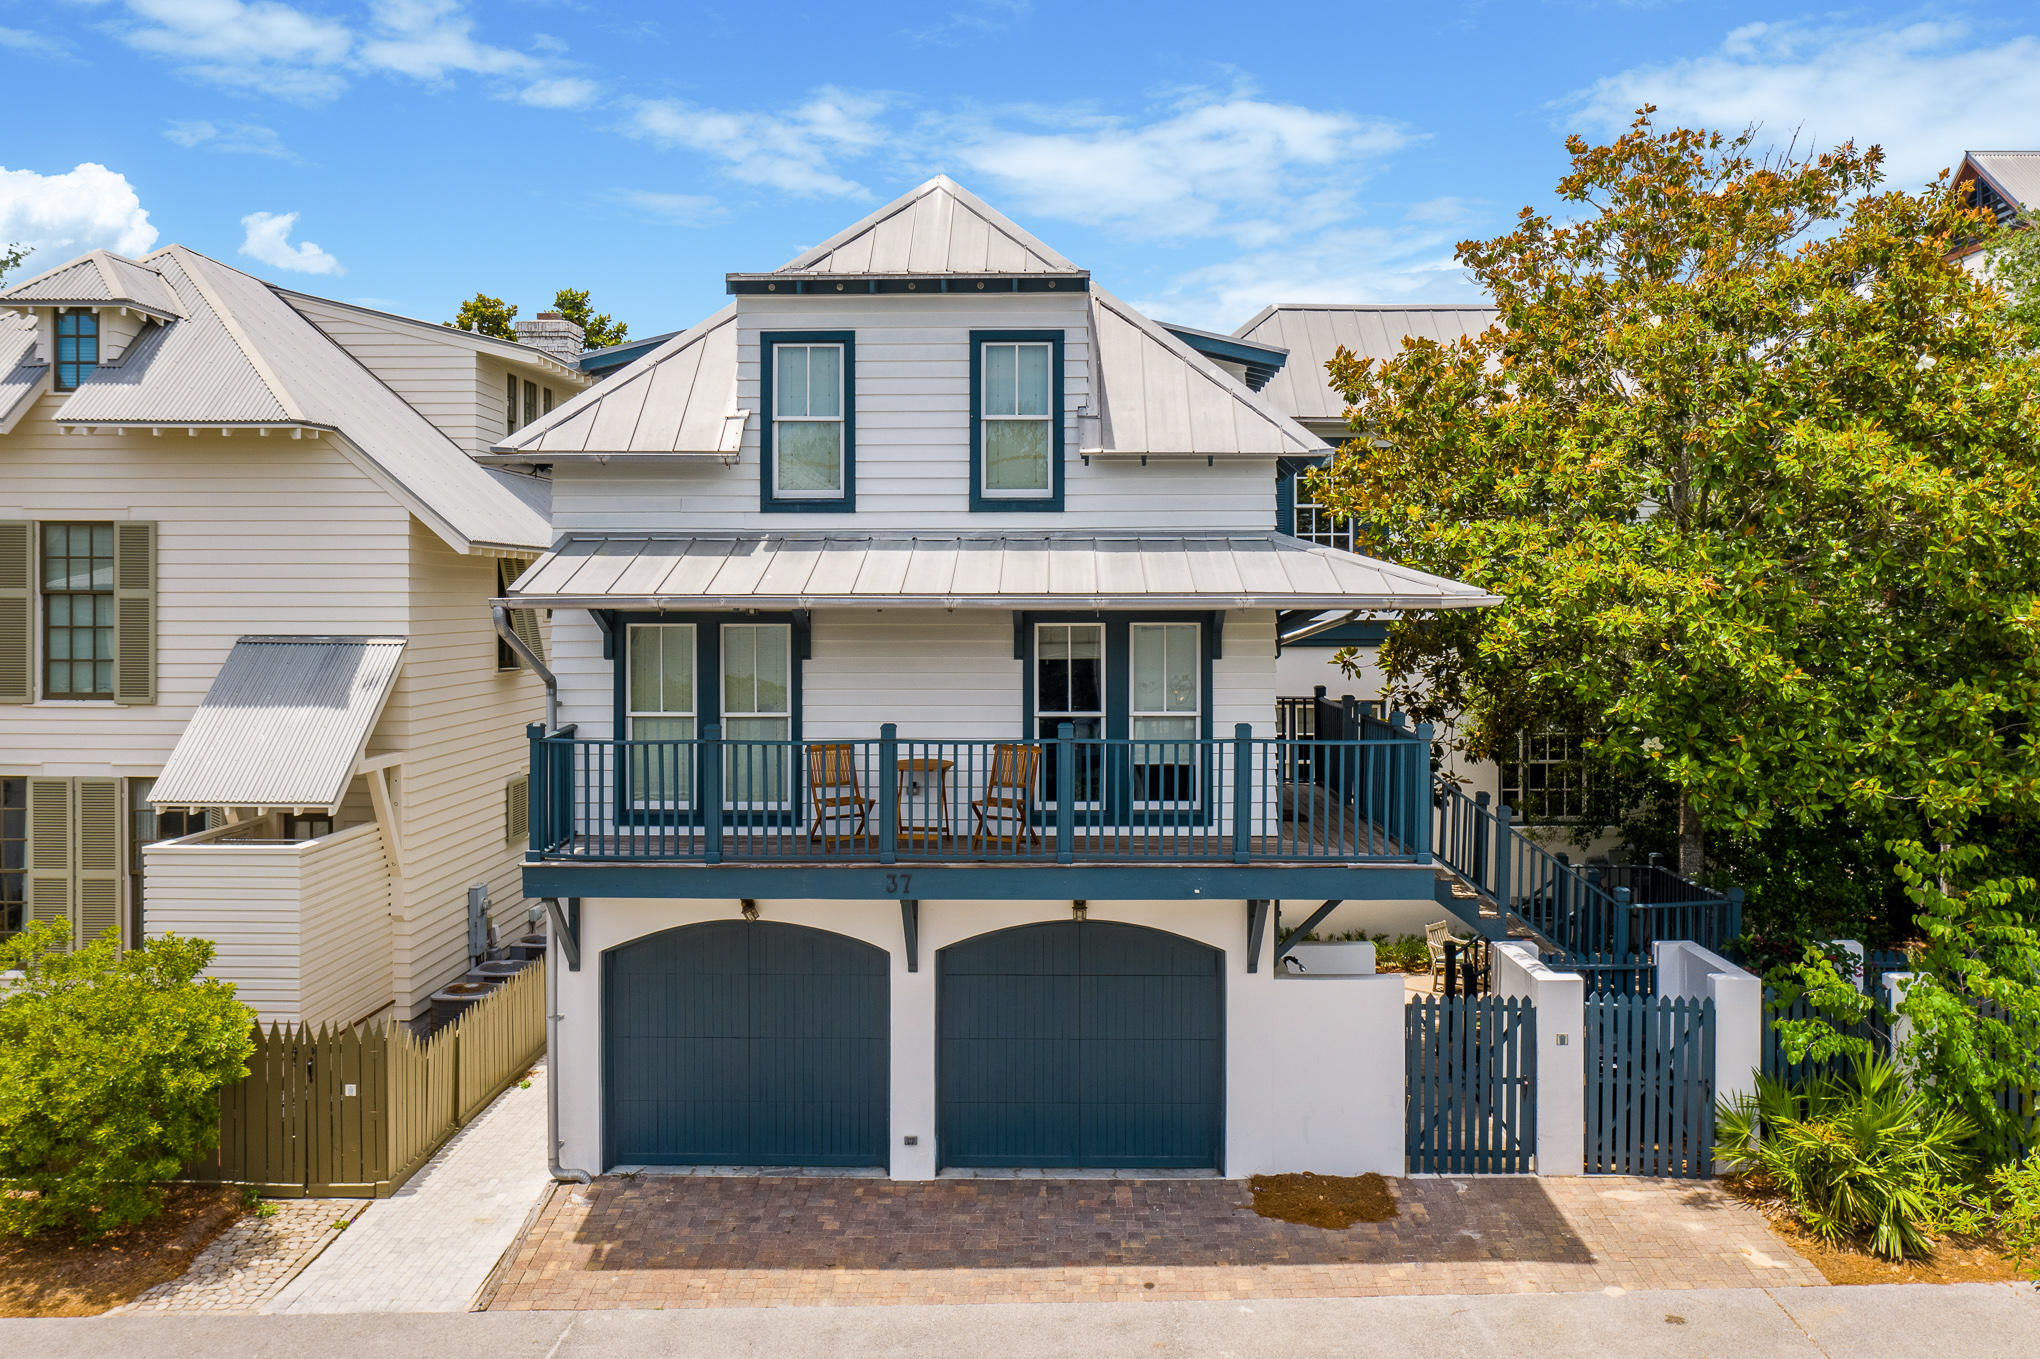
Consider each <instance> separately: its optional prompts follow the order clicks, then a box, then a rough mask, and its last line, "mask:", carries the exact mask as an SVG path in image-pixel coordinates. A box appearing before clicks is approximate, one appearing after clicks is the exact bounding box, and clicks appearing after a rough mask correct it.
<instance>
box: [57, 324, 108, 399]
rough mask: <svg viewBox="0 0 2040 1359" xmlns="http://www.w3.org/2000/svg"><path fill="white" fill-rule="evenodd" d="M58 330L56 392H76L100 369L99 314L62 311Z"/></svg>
mask: <svg viewBox="0 0 2040 1359" xmlns="http://www.w3.org/2000/svg"><path fill="white" fill-rule="evenodd" d="M56 327H57V363H56V376H55V385H56V389H57V390H58V391H60V392H75V391H77V390H78V385H79V384H80V383H82V382H83V381H85V379H86V378H88V377H91V376H92V370H93V369H95V368H97V367H98V366H99V313H98V312H96V311H60V312H58V313H57V322H56Z"/></svg>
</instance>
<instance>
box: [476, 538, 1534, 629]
mask: <svg viewBox="0 0 2040 1359" xmlns="http://www.w3.org/2000/svg"><path fill="white" fill-rule="evenodd" d="M504 602H505V603H508V604H511V605H515V606H518V607H523V608H532V607H551V608H583V609H728V608H758V609H806V608H824V607H858V608H879V607H884V608H894V607H909V608H914V607H919V608H997V609H1051V608H1065V609H1068V608H1083V609H1138V608H1158V607H1170V608H1206V609H1335V608H1336V609H1373V610H1386V611H1403V610H1430V609H1469V608H1480V607H1483V606H1485V605H1490V604H1497V603H1500V602H1501V601H1500V600H1499V599H1497V598H1496V597H1495V596H1493V595H1490V594H1488V593H1486V592H1485V591H1483V590H1478V589H1475V588H1474V587H1473V586H1470V585H1463V584H1461V583H1459V582H1458V581H1452V580H1446V579H1444V578H1443V577H1440V576H1433V575H1427V574H1425V573H1424V572H1422V571H1415V570H1411V569H1410V568H1408V567H1403V566H1396V565H1394V564H1393V563H1390V562H1383V561H1376V560H1374V559H1373V558H1370V557H1361V556H1357V555H1355V554H1354V553H1351V552H1340V551H1338V550H1336V549H1333V548H1327V547H1315V546H1313V545H1311V544H1309V543H1306V542H1303V541H1302V540H1300V539H1297V538H1291V537H1289V536H1287V535H1285V534H1279V533H1273V532H1269V533H1175V534H1167V533H1156V534H1136V533H1122V532H1109V531H1101V532H1090V533H868V534H860V533H799V532H787V533H743V534H698V535H691V536H683V535H675V536H629V535H614V536H596V535H590V536H576V537H569V538H568V539H567V540H566V541H565V542H563V543H562V544H561V545H560V546H559V547H557V548H556V549H554V550H553V551H551V552H549V553H547V554H546V555H545V556H543V557H541V558H539V560H538V561H537V563H535V564H534V565H533V566H532V568H531V569H530V570H529V571H527V572H525V573H524V575H523V576H522V577H520V578H519V579H518V580H517V582H516V583H515V584H514V585H512V586H511V589H510V596H509V598H508V599H506V600H505V601H504Z"/></svg>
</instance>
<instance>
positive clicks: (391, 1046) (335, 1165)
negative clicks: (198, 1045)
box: [184, 960, 545, 1198]
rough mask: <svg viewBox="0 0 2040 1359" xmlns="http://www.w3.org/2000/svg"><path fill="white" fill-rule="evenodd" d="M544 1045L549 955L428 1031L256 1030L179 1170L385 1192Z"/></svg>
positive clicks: (291, 1189)
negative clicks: (193, 1159)
mask: <svg viewBox="0 0 2040 1359" xmlns="http://www.w3.org/2000/svg"><path fill="white" fill-rule="evenodd" d="M544 1050H545V963H544V962H543V961H542V960H541V961H538V962H534V963H533V964H532V965H531V966H529V967H527V968H525V969H524V970H523V971H522V972H519V973H518V974H517V975H516V976H515V977H513V978H511V979H510V980H509V981H507V982H505V983H503V984H502V985H501V986H499V987H497V988H496V990H495V991H494V992H493V993H492V994H490V995H489V996H487V997H485V998H484V999H483V1000H481V1001H480V1002H478V1003H477V1004H475V1005H473V1006H471V1007H469V1009H468V1010H467V1012H466V1013H465V1014H463V1015H462V1016H461V1017H460V1018H459V1019H457V1020H455V1021H454V1022H453V1023H451V1024H449V1025H447V1026H446V1027H445V1028H443V1029H441V1030H439V1032H437V1033H435V1034H433V1035H432V1036H431V1037H429V1038H423V1039H420V1038H414V1037H412V1035H411V1034H410V1032H409V1031H408V1030H406V1029H405V1028H404V1026H403V1025H402V1024H399V1023H395V1022H392V1021H387V1020H386V1021H383V1022H381V1023H378V1024H373V1025H348V1026H344V1027H341V1028H337V1029H333V1028H327V1027H325V1026H321V1027H320V1028H319V1029H318V1030H316V1031H314V1030H312V1029H311V1028H309V1027H306V1026H302V1025H300V1026H297V1027H295V1028H289V1027H285V1026H282V1025H272V1026H271V1027H270V1029H269V1031H268V1032H267V1033H264V1032H262V1031H261V1030H260V1029H258V1030H257V1031H256V1034H255V1052H254V1054H253V1055H252V1056H250V1057H249V1059H248V1074H247V1076H245V1077H244V1078H243V1079H242V1080H241V1081H240V1082H239V1083H238V1084H235V1085H231V1086H228V1087H226V1088H225V1089H223V1090H221V1091H220V1095H219V1101H220V1141H219V1149H218V1150H217V1151H216V1152H215V1153H214V1154H213V1155H212V1156H211V1157H209V1158H207V1159H206V1160H204V1161H202V1162H198V1163H195V1164H193V1165H190V1166H187V1167H185V1173H184V1178H185V1179H187V1180H191V1181H195V1182H198V1183H204V1184H240V1185H247V1186H248V1187H250V1188H252V1189H254V1190H256V1191H258V1192H259V1193H261V1194H264V1195H266V1196H268V1197H270V1198H387V1197H389V1195H390V1194H392V1193H394V1192H395V1191H396V1190H397V1189H398V1188H399V1187H400V1186H402V1184H403V1183H404V1181H405V1180H407V1179H409V1178H410V1177H411V1175H412V1174H413V1173H414V1172H416V1171H417V1169H418V1167H420V1166H422V1165H424V1164H425V1162H426V1160H427V1159H428V1158H430V1157H431V1155H432V1153H433V1152H435V1151H437V1150H439V1148H440V1146H441V1145H443V1144H444V1143H445V1142H446V1140H447V1139H448V1138H450V1137H452V1136H453V1135H454V1133H456V1132H458V1131H459V1130H460V1129H461V1128H462V1126H464V1125H465V1124H466V1123H467V1122H468V1121H469V1120H470V1119H472V1118H473V1117H474V1116H475V1115H476V1114H478V1113H480V1112H481V1111H482V1110H483V1109H484V1108H485V1107H487V1105H488V1103H489V1101H490V1100H492V1099H494V1098H495V1097H496V1096H497V1095H498V1094H500V1093H502V1091H503V1090H504V1089H506V1088H507V1087H508V1086H509V1085H510V1084H511V1082H513V1081H515V1080H516V1079H518V1078H519V1077H520V1076H522V1075H523V1074H524V1073H525V1072H526V1071H527V1070H529V1069H530V1067H531V1064H532V1063H533V1062H534V1061H536V1060H537V1059H538V1057H539V1055H540V1054H541V1053H542V1052H544Z"/></svg>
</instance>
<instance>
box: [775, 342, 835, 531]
mask: <svg viewBox="0 0 2040 1359" xmlns="http://www.w3.org/2000/svg"><path fill="white" fill-rule="evenodd" d="M817 349H833V350H835V351H836V410H837V414H835V415H781V414H780V413H779V384H780V382H781V381H782V380H783V379H784V376H785V369H784V368H783V367H782V366H781V360H782V359H783V358H784V356H785V355H787V354H789V353H792V352H793V351H795V350H799V351H800V352H801V354H802V356H803V358H804V359H805V358H806V356H807V355H809V354H812V353H813V352H814V351H815V350H817ZM772 357H773V366H772V391H771V392H770V393H769V394H768V395H769V397H770V401H769V404H768V405H767V407H766V409H767V410H769V411H770V412H771V413H772V498H773V499H774V500H841V499H842V498H843V495H844V492H845V490H846V489H847V488H846V487H845V485H844V482H845V481H846V479H847V478H846V476H845V473H846V471H847V467H846V465H845V463H846V458H847V456H848V453H849V450H848V449H847V448H845V447H844V442H845V441H844V437H843V434H844V418H845V416H846V415H847V414H848V403H847V402H846V401H845V400H844V397H845V396H847V395H848V391H847V387H848V384H849V374H848V373H847V372H846V371H845V370H846V369H847V367H848V364H847V363H846V362H845V357H846V356H845V355H844V353H843V346H842V345H840V344H783V345H774V346H773V348H772ZM808 381H809V383H812V382H813V381H814V368H813V365H812V362H810V363H809V367H808ZM814 404H815V402H814V392H813V390H812V387H810V390H809V392H808V400H807V405H808V409H809V410H813V409H814ZM786 425H835V426H836V427H837V433H836V485H835V487H834V489H830V488H826V487H823V488H795V489H788V488H786V487H785V486H784V485H782V484H781V482H782V478H783V477H784V476H785V471H786V462H785V460H784V459H783V458H781V457H780V454H779V432H780V430H781V429H782V428H783V427H784V426H786Z"/></svg>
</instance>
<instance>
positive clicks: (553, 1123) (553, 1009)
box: [496, 607, 595, 1184]
mask: <svg viewBox="0 0 2040 1359" xmlns="http://www.w3.org/2000/svg"><path fill="white" fill-rule="evenodd" d="M496 612H497V613H498V614H499V615H500V614H501V613H502V609H501V608H500V607H499V608H498V609H497V610H496ZM547 678H548V680H549V679H550V678H551V677H550V676H548V677H547ZM556 904H557V903H555V902H552V901H548V902H546V911H547V914H548V915H549V916H552V917H555V918H557V916H558V914H559V913H558V911H557V910H556V909H555V907H556ZM559 997H560V970H559V969H558V968H557V967H555V966H554V965H553V959H552V958H550V957H549V958H547V959H546V964H545V1166H546V1169H547V1170H549V1171H551V1172H552V1177H553V1179H554V1180H556V1181H558V1182H560V1183H562V1184H587V1183H588V1182H589V1181H590V1180H592V1179H594V1178H595V1177H594V1176H592V1175H590V1174H589V1173H588V1172H587V1171H585V1170H570V1169H568V1168H567V1167H566V1166H563V1165H561V1164H560V1062H559V1051H560V999H559Z"/></svg>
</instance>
